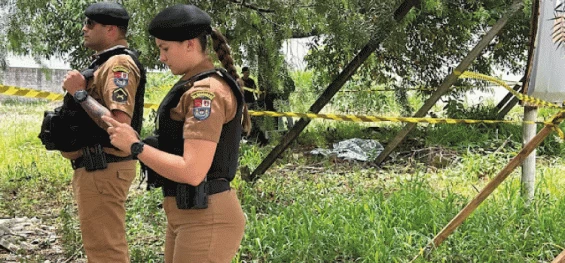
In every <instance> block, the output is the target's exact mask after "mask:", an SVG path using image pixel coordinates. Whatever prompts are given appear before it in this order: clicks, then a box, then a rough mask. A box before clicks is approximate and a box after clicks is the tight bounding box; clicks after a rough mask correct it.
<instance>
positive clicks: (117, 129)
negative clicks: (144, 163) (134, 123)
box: [102, 116, 140, 154]
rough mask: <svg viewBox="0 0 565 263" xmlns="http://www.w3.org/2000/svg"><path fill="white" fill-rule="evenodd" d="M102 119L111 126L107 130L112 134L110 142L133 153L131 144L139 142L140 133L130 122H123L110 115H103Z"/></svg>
mask: <svg viewBox="0 0 565 263" xmlns="http://www.w3.org/2000/svg"><path fill="white" fill-rule="evenodd" d="M102 120H103V121H104V122H106V124H108V125H109V126H110V127H109V128H108V129H106V132H108V134H109V135H110V143H112V145H114V146H115V147H116V148H118V149H120V150H121V151H123V152H125V153H127V154H131V145H132V144H133V143H134V142H138V141H140V140H139V135H138V134H137V132H136V131H135V130H134V129H133V128H132V127H131V126H129V125H128V124H125V123H121V122H119V121H117V120H115V119H114V118H112V117H109V116H102Z"/></svg>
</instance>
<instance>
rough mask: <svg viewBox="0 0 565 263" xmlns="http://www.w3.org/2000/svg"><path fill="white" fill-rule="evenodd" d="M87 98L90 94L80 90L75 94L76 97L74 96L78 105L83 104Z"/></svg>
mask: <svg viewBox="0 0 565 263" xmlns="http://www.w3.org/2000/svg"><path fill="white" fill-rule="evenodd" d="M87 97H88V92H86V90H79V91H77V92H75V95H74V96H73V98H74V99H75V101H76V102H77V103H81V102H83V101H85V100H86V98H87Z"/></svg>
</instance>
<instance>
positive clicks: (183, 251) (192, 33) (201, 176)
mask: <svg viewBox="0 0 565 263" xmlns="http://www.w3.org/2000/svg"><path fill="white" fill-rule="evenodd" d="M210 25H211V18H210V16H209V15H208V14H207V13H205V12H204V11H202V10H200V9H199V8H197V7H196V6H194V5H183V4H179V5H174V6H171V7H168V8H166V9H164V10H163V11H161V12H160V13H159V14H157V15H156V16H155V17H154V18H153V20H152V21H151V23H150V24H149V33H150V34H151V35H152V36H154V37H155V43H156V44H157V46H158V47H159V50H160V60H161V61H162V62H163V63H165V64H166V65H167V66H168V67H169V69H170V70H171V72H172V73H173V74H175V75H181V76H182V77H181V79H180V80H179V81H178V82H177V83H176V84H175V85H174V86H173V87H172V88H171V90H170V91H169V93H168V94H167V95H166V96H165V98H164V99H163V101H162V102H161V104H160V106H159V110H158V112H157V115H158V118H157V121H156V129H157V135H158V148H155V147H152V146H150V145H148V144H144V143H143V142H141V141H139V139H138V138H137V136H136V134H135V132H134V131H133V130H132V129H131V128H130V127H129V126H127V125H125V124H121V123H119V122H117V121H115V120H112V119H111V118H107V117H103V120H105V121H108V122H109V124H111V125H112V127H110V128H108V133H109V134H110V138H111V142H112V144H113V145H114V146H116V147H117V148H119V149H121V150H123V151H126V152H128V153H129V152H132V154H133V155H134V156H137V158H139V160H140V161H141V162H142V163H144V165H146V166H148V167H149V168H151V169H152V170H154V171H155V172H156V173H158V174H159V175H161V176H162V177H163V185H162V187H163V194H164V201H163V207H164V209H165V213H166V216H167V230H166V240H165V262H167V263H172V262H175V263H180V262H230V261H231V260H232V258H233V257H234V256H235V254H236V252H237V250H238V248H239V245H240V243H241V239H242V238H243V232H244V227H245V217H244V214H243V211H242V209H241V205H240V203H239V200H238V198H237V196H236V192H235V190H234V189H231V187H230V182H231V181H232V180H233V178H234V176H235V173H236V170H237V165H238V150H239V141H240V138H241V132H242V129H248V128H249V116H248V114H247V112H246V111H245V106H244V105H245V103H244V101H243V95H242V91H241V90H240V87H239V86H238V85H237V84H235V83H236V82H235V80H234V79H237V78H238V74H237V71H236V69H235V67H234V65H233V60H232V58H231V56H230V49H229V47H228V45H227V42H226V39H225V37H224V36H223V35H222V34H221V33H220V32H218V31H216V30H213V29H212V28H211V26H210ZM208 35H210V36H211V38H212V41H213V47H214V51H215V52H216V54H217V56H218V58H219V60H220V61H221V62H222V65H223V66H224V68H225V69H226V70H227V71H226V70H220V69H214V64H213V62H212V61H211V58H210V57H209V55H208V54H207V51H206V47H207V43H208V42H207V41H208V38H207V36H208ZM228 72H229V73H228ZM230 75H231V76H230ZM242 119H243V125H242ZM185 194H186V195H185Z"/></svg>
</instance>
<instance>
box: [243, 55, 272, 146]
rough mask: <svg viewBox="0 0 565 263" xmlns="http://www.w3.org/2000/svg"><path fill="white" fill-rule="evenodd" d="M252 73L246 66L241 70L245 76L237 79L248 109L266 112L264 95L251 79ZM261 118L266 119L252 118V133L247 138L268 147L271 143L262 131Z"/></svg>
mask: <svg viewBox="0 0 565 263" xmlns="http://www.w3.org/2000/svg"><path fill="white" fill-rule="evenodd" d="M250 73H251V72H250V70H249V67H248V66H245V67H243V68H242V69H241V74H243V76H242V77H241V78H239V79H237V82H238V84H239V85H240V86H242V87H243V99H244V100H245V103H246V104H247V108H248V109H250V110H255V111H257V110H264V108H265V102H264V96H263V95H264V93H261V92H259V89H258V88H257V84H256V83H255V80H253V79H252V78H251V77H249V75H250ZM259 118H264V117H259V116H254V117H253V118H251V132H250V133H249V135H248V136H246V138H248V139H249V138H253V139H254V140H257V141H258V142H259V144H260V145H266V144H267V143H269V139H268V137H267V135H266V133H265V132H264V131H263V130H262V127H261V122H260V121H259Z"/></svg>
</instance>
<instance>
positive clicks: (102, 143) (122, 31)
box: [62, 2, 145, 263]
mask: <svg viewBox="0 0 565 263" xmlns="http://www.w3.org/2000/svg"><path fill="white" fill-rule="evenodd" d="M85 16H86V20H85V22H84V26H83V28H82V31H83V37H84V45H85V46H86V47H87V48H89V49H92V50H93V51H96V54H95V55H94V58H95V60H94V62H93V63H92V65H91V66H90V67H89V70H90V71H89V70H85V71H83V72H79V71H77V70H73V71H70V72H69V73H68V74H67V76H66V77H65V80H64V81H63V88H64V89H65V90H66V91H67V92H68V94H70V95H72V96H73V98H74V103H76V104H78V105H80V107H78V108H79V109H80V108H82V110H84V112H85V113H86V114H84V118H83V119H87V122H89V123H90V125H91V126H88V123H87V124H80V125H77V126H78V127H77V131H78V132H77V133H78V134H77V137H78V139H77V141H81V142H84V143H82V147H81V149H80V150H77V151H73V152H65V151H64V150H63V151H62V154H63V156H64V157H66V158H69V159H71V163H72V165H73V169H75V170H74V176H73V181H72V186H73V192H74V196H75V199H76V201H77V204H78V214H79V220H80V227H81V231H82V239H83V244H84V250H85V252H86V255H87V258H88V262H90V263H93V262H103V263H107V262H113V263H114V262H129V254H128V245H127V242H126V231H125V201H126V198H127V194H128V190H129V187H130V185H131V183H132V181H133V179H134V178H135V160H133V159H132V158H131V156H128V154H124V152H122V151H120V150H118V149H116V148H113V147H112V146H111V144H110V143H109V141H110V138H109V136H108V134H107V133H106V128H107V127H108V125H107V124H106V123H104V122H103V121H102V120H101V116H103V115H106V116H111V117H112V118H114V119H115V120H117V121H119V122H122V123H128V124H130V125H131V126H132V127H133V128H134V129H136V130H137V131H138V132H139V130H140V128H141V118H142V116H143V94H144V90H145V70H144V69H143V67H142V66H141V64H139V61H138V60H137V57H136V56H137V55H136V54H135V53H133V52H132V51H131V50H129V49H127V46H128V44H127V42H126V39H125V35H126V31H127V27H128V22H129V15H128V13H127V11H126V10H125V9H124V8H123V7H122V6H121V5H119V4H116V3H110V2H101V3H95V4H92V5H90V6H89V7H88V8H87V9H86V10H85ZM71 101H72V100H71ZM63 107H64V106H63ZM79 111H80V110H79ZM86 126H88V128H85V127H86Z"/></svg>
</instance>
